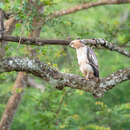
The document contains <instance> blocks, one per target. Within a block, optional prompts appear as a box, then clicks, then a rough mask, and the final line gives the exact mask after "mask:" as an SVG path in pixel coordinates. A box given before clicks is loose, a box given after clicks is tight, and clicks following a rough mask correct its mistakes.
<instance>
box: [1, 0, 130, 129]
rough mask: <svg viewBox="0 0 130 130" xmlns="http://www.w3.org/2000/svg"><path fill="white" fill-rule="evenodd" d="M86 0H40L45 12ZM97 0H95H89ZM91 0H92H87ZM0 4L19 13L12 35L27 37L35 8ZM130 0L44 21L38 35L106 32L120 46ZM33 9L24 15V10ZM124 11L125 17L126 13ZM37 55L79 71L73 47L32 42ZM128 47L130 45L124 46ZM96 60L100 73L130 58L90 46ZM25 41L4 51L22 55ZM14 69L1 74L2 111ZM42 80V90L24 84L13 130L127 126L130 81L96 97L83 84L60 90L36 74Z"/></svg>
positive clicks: (129, 24)
mask: <svg viewBox="0 0 130 130" xmlns="http://www.w3.org/2000/svg"><path fill="white" fill-rule="evenodd" d="M88 1H90V0H77V1H75V0H64V1H63V0H40V1H39V2H43V3H44V5H45V8H44V14H43V15H42V16H41V17H43V19H44V18H46V17H47V14H50V13H53V12H55V11H57V10H60V9H67V8H69V7H73V6H74V5H77V4H80V3H84V2H88ZM93 1H96V0H93ZM90 2H92V0H91V1H90ZM0 8H3V9H4V10H6V11H8V12H13V13H14V14H15V15H16V18H17V19H20V20H23V22H22V23H17V24H16V29H15V31H14V32H13V35H15V36H25V37H27V36H28V34H29V31H30V29H31V28H33V27H32V26H31V22H32V19H33V17H34V16H37V15H38V14H37V12H36V10H35V8H33V7H29V6H28V2H27V0H23V1H21V0H14V1H9V0H3V1H1V2H0ZM129 10H130V5H129V4H127V5H109V6H100V7H95V8H90V9H88V10H83V11H79V12H76V13H74V14H70V15H66V16H62V17H59V18H55V19H53V20H51V21H48V22H47V23H46V24H45V25H44V26H43V27H42V31H41V34H40V38H41V39H70V38H71V39H76V38H81V39H82V38H83V39H84V38H86V39H87V38H104V39H105V40H108V41H111V42H113V43H115V44H118V45H119V46H122V47H124V46H125V44H127V45H129V44H130V11H129ZM28 13H29V14H31V15H30V16H28V15H27V14H28ZM126 15H127V17H126V18H125V16H126ZM32 48H35V49H36V51H37V57H38V58H39V59H40V60H41V61H43V62H44V63H48V64H50V65H52V66H54V67H56V68H57V69H59V70H60V71H62V72H67V73H74V74H79V75H81V76H82V74H81V72H80V70H79V66H78V64H77V59H76V53H75V50H74V49H72V48H69V47H66V46H43V47H35V46H32ZM126 49H127V50H129V51H130V48H126ZM94 50H95V52H96V55H97V57H98V61H99V67H100V77H105V76H107V75H109V74H111V73H112V72H115V71H117V70H119V69H123V68H126V67H129V66H130V60H129V59H128V58H127V57H125V56H122V55H120V54H118V53H116V52H112V51H108V50H106V49H94ZM26 54H28V51H27V50H26V49H25V46H24V45H18V44H15V43H9V44H8V45H7V46H6V56H25V55H26ZM16 75H17V73H16V72H11V73H4V74H1V75H0V116H1V115H2V113H3V111H4V109H5V106H6V103H7V101H8V98H9V97H10V96H11V89H12V86H13V85H14V81H15V78H16ZM34 78H35V81H36V82H37V83H42V84H43V85H44V86H45V91H44V92H41V91H39V90H37V89H35V88H31V87H27V88H26V89H25V92H24V95H23V99H22V102H21V103H20V105H19V108H18V110H17V112H16V115H15V118H14V120H13V123H12V126H11V128H12V130H56V129H57V130H60V129H61V130H62V129H63V130H130V89H129V87H130V81H127V82H123V83H121V84H120V85H117V86H116V87H115V88H113V89H112V90H110V91H109V92H108V93H106V94H105V96H104V97H103V98H97V99H95V98H94V97H93V96H92V95H91V94H89V93H86V92H84V91H81V90H74V89H70V88H65V89H64V90H62V91H59V90H57V89H55V88H53V86H51V85H50V84H48V83H46V82H44V81H42V80H41V79H39V78H37V77H34Z"/></svg>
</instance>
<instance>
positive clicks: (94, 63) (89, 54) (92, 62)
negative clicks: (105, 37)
mask: <svg viewBox="0 0 130 130" xmlns="http://www.w3.org/2000/svg"><path fill="white" fill-rule="evenodd" d="M87 58H88V61H89V64H90V65H91V66H92V67H93V70H94V75H95V76H96V77H99V69H98V60H97V58H96V55H95V53H94V51H93V50H92V49H91V48H90V47H87Z"/></svg>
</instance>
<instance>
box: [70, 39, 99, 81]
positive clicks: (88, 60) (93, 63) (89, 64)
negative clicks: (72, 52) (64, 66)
mask: <svg viewBox="0 0 130 130" xmlns="http://www.w3.org/2000/svg"><path fill="white" fill-rule="evenodd" d="M84 42H85V41H84V40H73V41H72V42H71V43H70V46H71V47H73V48H75V49H76V52H77V59H78V64H79V66H80V71H81V72H82V73H83V74H84V75H85V78H86V80H89V79H96V81H98V79H99V70H98V61H97V58H96V55H95V53H94V51H93V50H92V49H91V48H90V47H88V46H86V45H85V44H84Z"/></svg>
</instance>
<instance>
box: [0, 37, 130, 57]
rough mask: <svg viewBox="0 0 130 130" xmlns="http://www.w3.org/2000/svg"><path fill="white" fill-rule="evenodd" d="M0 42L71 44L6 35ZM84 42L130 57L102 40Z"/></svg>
mask: <svg viewBox="0 0 130 130" xmlns="http://www.w3.org/2000/svg"><path fill="white" fill-rule="evenodd" d="M0 40H5V41H11V42H18V43H19V42H20V44H25V45H36V46H43V45H69V43H70V42H71V40H41V39H35V38H25V37H14V36H7V35H4V36H3V37H2V38H1V39H0ZM84 40H85V41H86V45H94V46H102V47H105V48H106V49H109V50H111V51H116V52H118V53H120V54H122V55H125V56H127V57H130V52H128V51H127V50H125V49H123V48H121V47H119V46H117V45H114V44H112V43H111V42H108V41H106V40H104V39H101V38H99V39H98V38H97V39H84Z"/></svg>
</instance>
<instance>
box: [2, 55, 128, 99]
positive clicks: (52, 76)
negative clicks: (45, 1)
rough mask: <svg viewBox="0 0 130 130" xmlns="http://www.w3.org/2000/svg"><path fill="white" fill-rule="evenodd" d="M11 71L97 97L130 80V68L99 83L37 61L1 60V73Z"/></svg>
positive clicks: (22, 59)
mask: <svg viewBox="0 0 130 130" xmlns="http://www.w3.org/2000/svg"><path fill="white" fill-rule="evenodd" d="M10 71H24V72H27V73H31V74H33V75H35V76H38V77H40V78H42V79H43V80H46V81H47V82H49V83H52V84H53V86H55V87H56V88H58V89H63V88H64V87H71V88H74V89H82V90H85V91H87V92H90V93H92V94H93V95H94V96H97V97H101V96H103V94H104V92H106V91H108V90H109V89H111V88H112V87H114V86H115V85H117V84H118V83H121V82H123V81H125V80H130V68H126V69H124V70H119V71H118V72H115V73H113V74H112V75H110V76H108V77H106V78H104V79H100V83H97V82H95V81H94V80H89V81H87V80H85V79H84V78H83V77H81V76H79V75H74V74H68V73H62V72H59V71H58V70H56V69H55V68H52V67H50V66H48V65H47V64H44V63H41V62H40V61H39V60H35V59H29V58H18V57H15V58H4V59H2V60H0V73H3V72H10Z"/></svg>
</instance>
